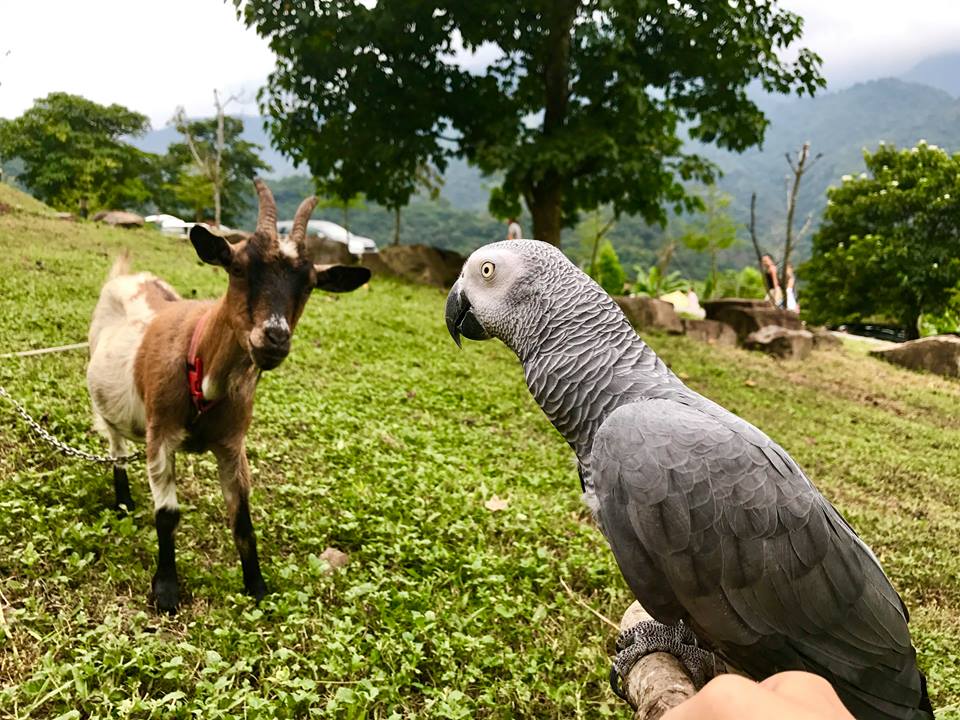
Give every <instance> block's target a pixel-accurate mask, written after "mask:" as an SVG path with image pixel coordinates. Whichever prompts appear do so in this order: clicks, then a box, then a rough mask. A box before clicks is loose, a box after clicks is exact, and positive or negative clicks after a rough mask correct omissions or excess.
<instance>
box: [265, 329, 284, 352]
mask: <svg viewBox="0 0 960 720" xmlns="http://www.w3.org/2000/svg"><path fill="white" fill-rule="evenodd" d="M264 334H265V335H266V336H267V340H268V341H269V342H270V344H271V345H273V346H274V347H285V346H286V345H287V343H289V342H290V329H289V328H286V327H283V326H282V325H268V326H267V327H266V328H264Z"/></svg>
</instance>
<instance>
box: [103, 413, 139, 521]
mask: <svg viewBox="0 0 960 720" xmlns="http://www.w3.org/2000/svg"><path fill="white" fill-rule="evenodd" d="M107 435H108V437H109V440H110V454H111V455H112V456H113V457H121V456H123V455H126V454H127V442H126V440H124V438H123V435H121V434H120V433H118V432H117V431H116V430H114V429H113V428H112V427H110V426H109V425H108V426H107ZM113 493H114V499H115V504H114V506H113V509H114V510H116V511H118V512H119V513H121V514H122V513H124V512H133V497H132V496H131V495H130V478H128V477H127V465H126V463H117V464H116V465H114V466H113Z"/></svg>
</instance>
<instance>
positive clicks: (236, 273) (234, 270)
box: [230, 264, 243, 278]
mask: <svg viewBox="0 0 960 720" xmlns="http://www.w3.org/2000/svg"><path fill="white" fill-rule="evenodd" d="M230 274H231V275H233V277H235V278H243V268H242V267H240V266H239V265H236V264H234V265H231V266H230Z"/></svg>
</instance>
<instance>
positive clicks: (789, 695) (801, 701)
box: [663, 672, 854, 720]
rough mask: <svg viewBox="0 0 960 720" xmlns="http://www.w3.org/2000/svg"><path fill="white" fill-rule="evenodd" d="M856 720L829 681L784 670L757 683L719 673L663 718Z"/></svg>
mask: <svg viewBox="0 0 960 720" xmlns="http://www.w3.org/2000/svg"><path fill="white" fill-rule="evenodd" d="M769 718H777V720H854V717H853V715H851V714H850V712H849V711H848V710H847V709H846V708H845V707H844V706H843V703H842V702H841V701H840V698H839V697H837V693H836V692H835V691H834V689H833V688H832V687H831V686H830V683H828V682H827V681H826V680H824V679H823V678H822V677H819V676H817V675H812V674H810V673H806V672H783V673H779V674H778V675H774V676H772V677H769V678H767V679H766V680H764V681H763V682H759V683H757V682H754V681H753V680H749V679H747V678H745V677H741V676H739V675H731V674H725V675H720V676H718V677H716V678H714V679H713V680H711V681H710V682H709V683H707V684H706V685H705V686H704V687H703V689H702V690H701V691H700V692H698V693H697V694H696V695H694V696H693V697H692V698H690V699H689V700H687V701H686V702H684V703H683V704H682V705H678V706H677V707H675V708H673V709H672V710H670V711H669V712H668V713H667V714H666V715H664V716H663V720H768V719H769Z"/></svg>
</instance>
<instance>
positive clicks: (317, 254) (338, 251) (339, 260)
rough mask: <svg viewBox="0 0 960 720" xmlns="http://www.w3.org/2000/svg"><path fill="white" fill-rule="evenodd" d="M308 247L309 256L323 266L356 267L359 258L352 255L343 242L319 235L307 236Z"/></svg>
mask: <svg viewBox="0 0 960 720" xmlns="http://www.w3.org/2000/svg"><path fill="white" fill-rule="evenodd" d="M305 243H306V246H307V256H308V257H309V258H310V259H311V260H312V261H313V262H315V263H320V264H322V265H356V264H357V258H356V256H355V255H351V254H350V250H349V249H348V248H347V246H346V245H344V244H343V243H342V242H337V241H336V240H330V239H329V238H325V237H320V236H319V235H307V239H306V240H305Z"/></svg>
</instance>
